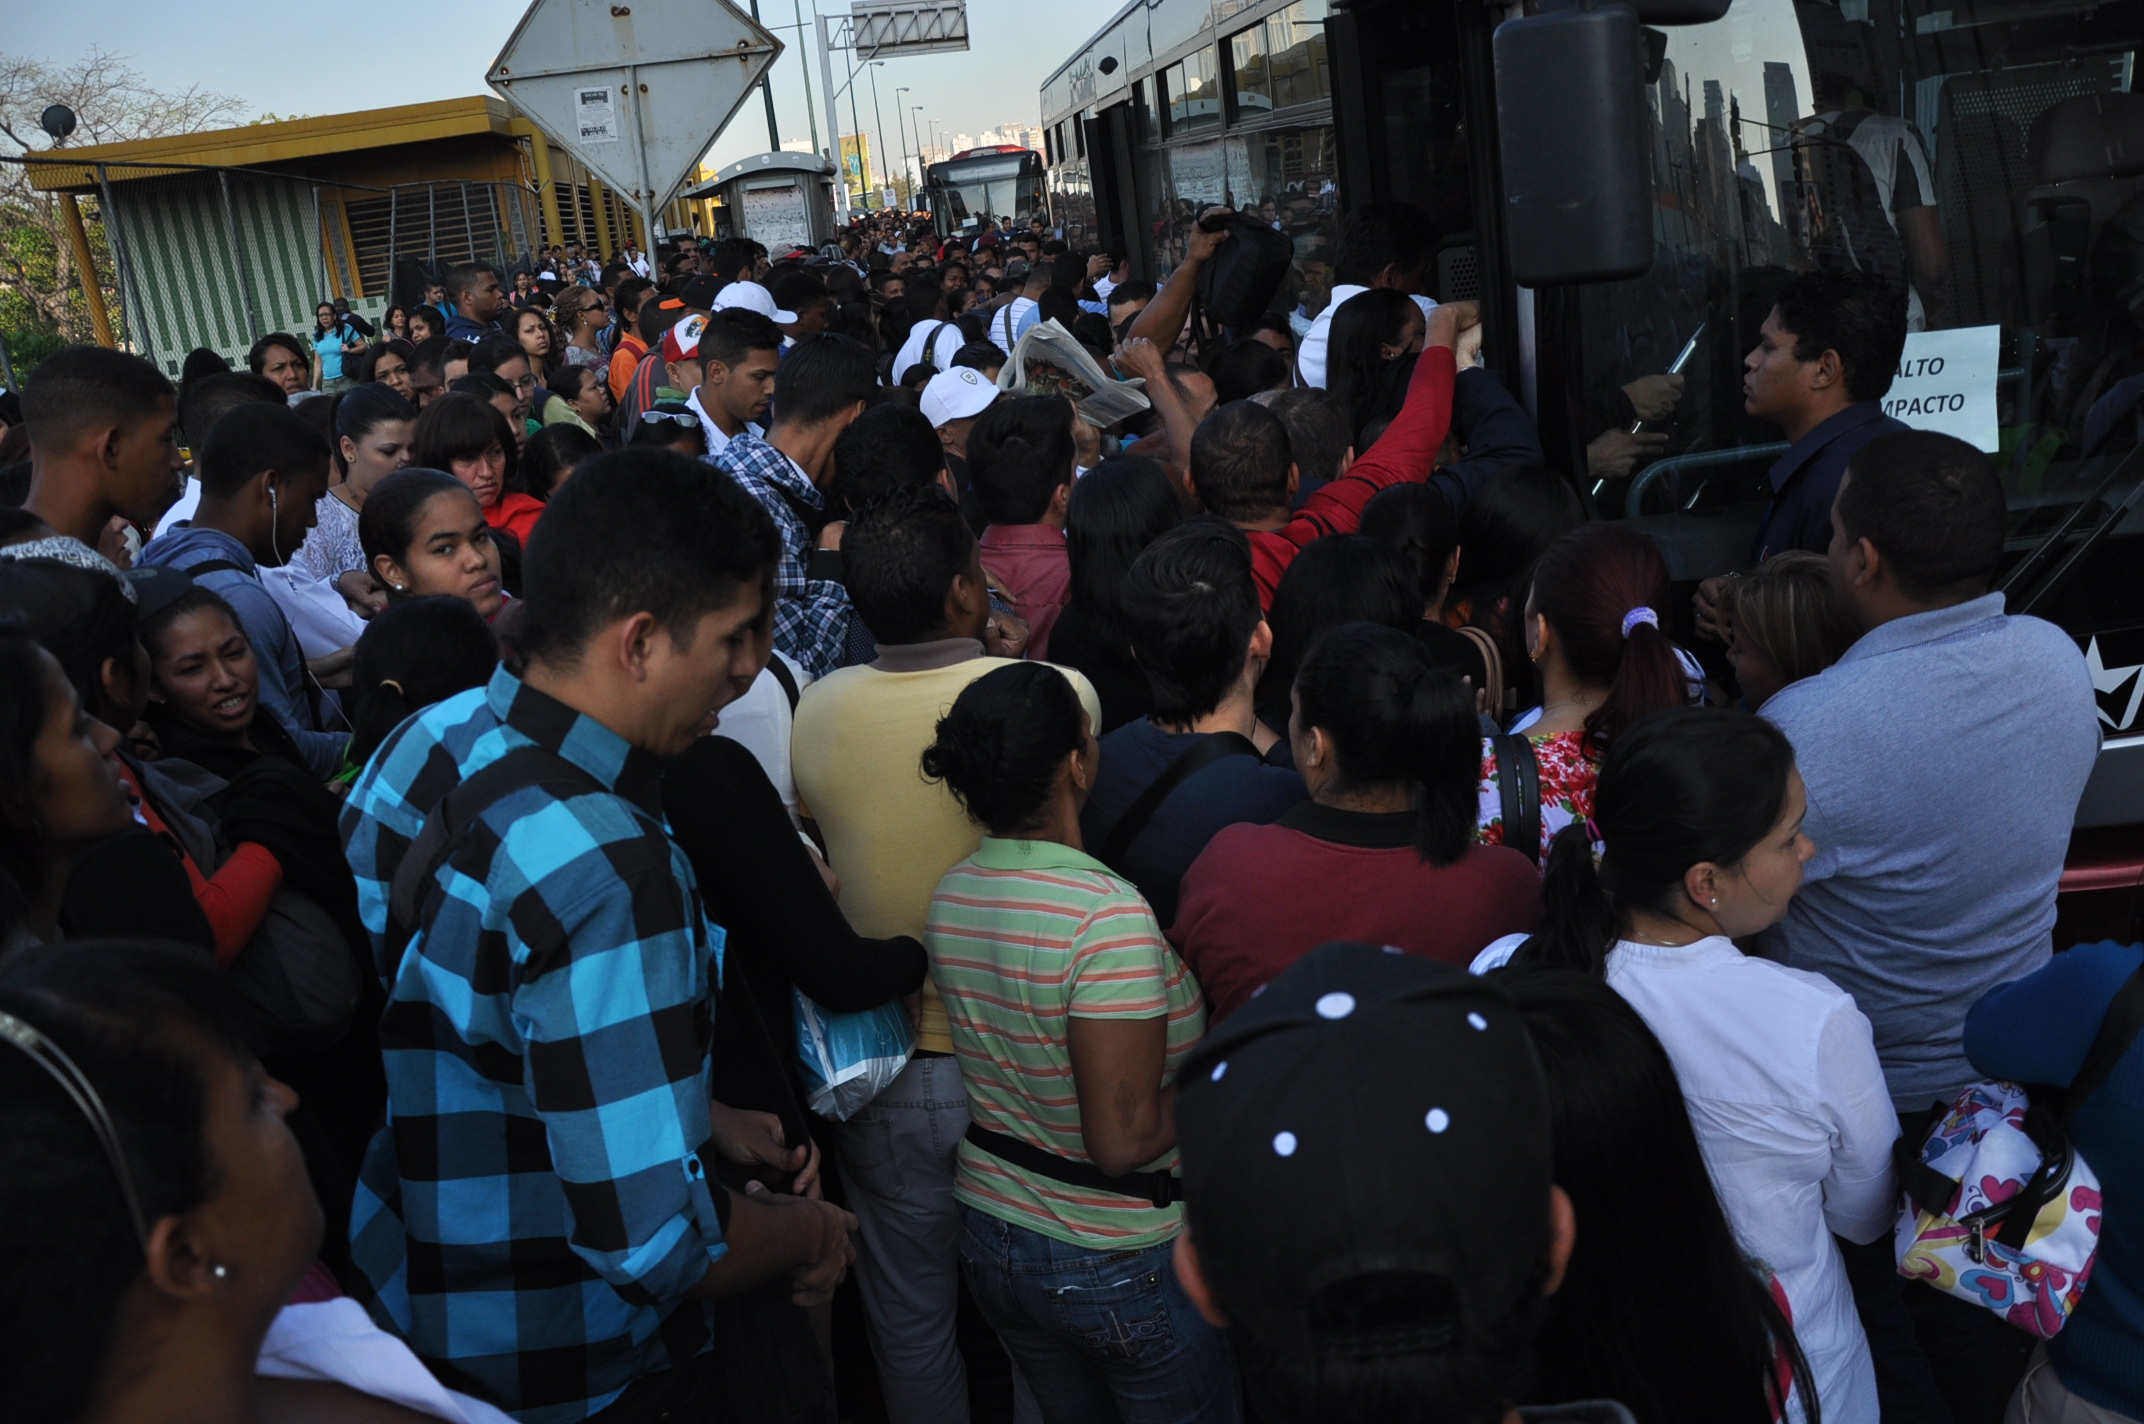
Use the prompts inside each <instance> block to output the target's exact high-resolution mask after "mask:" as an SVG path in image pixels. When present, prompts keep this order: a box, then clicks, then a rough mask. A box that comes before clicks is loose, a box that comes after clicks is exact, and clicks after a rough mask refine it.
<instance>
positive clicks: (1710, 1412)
mask: <svg viewBox="0 0 2144 1424" xmlns="http://www.w3.org/2000/svg"><path fill="white" fill-rule="evenodd" d="M1493 977H1494V979H1495V980H1496V982H1497V985H1498V987H1500V988H1501V989H1503V990H1504V992H1505V993H1507V994H1509V995H1510V996H1511V999H1512V1002H1513V1003H1515V1004H1517V1005H1518V1008H1519V1012H1520V1013H1521V1014H1522V1015H1523V1016H1524V1017H1525V1020H1526V1028H1527V1033H1528V1035H1529V1036H1530V1037H1531V1038H1532V1039H1533V1043H1534V1052H1535V1054H1536V1055H1537V1056H1538V1057H1539V1058H1540V1060H1541V1071H1542V1075H1543V1077H1544V1078H1545V1079H1546V1080H1547V1083H1548V1097H1549V1112H1550V1124H1551V1137H1552V1141H1553V1144H1554V1151H1555V1174H1556V1185H1557V1186H1559V1187H1562V1188H1563V1190H1564V1192H1565V1193H1566V1194H1567V1195H1568V1196H1569V1197H1570V1198H1571V1207H1572V1210H1573V1213H1574V1214H1575V1215H1576V1216H1577V1218H1578V1220H1579V1221H1580V1222H1582V1223H1583V1222H1591V1223H1593V1224H1594V1225H1595V1226H1597V1227H1605V1229H1601V1230H1592V1231H1588V1230H1585V1229H1584V1228H1583V1227H1581V1229H1580V1231H1579V1235H1578V1244H1577V1246H1576V1247H1575V1248H1574V1249H1573V1250H1572V1252H1571V1260H1570V1264H1569V1265H1568V1266H1567V1267H1566V1268H1565V1274H1564V1278H1563V1286H1562V1288H1561V1289H1559V1290H1558V1291H1557V1292H1556V1294H1555V1295H1554V1296H1553V1297H1552V1298H1551V1299H1550V1301H1549V1308H1548V1318H1547V1320H1545V1321H1544V1322H1543V1323H1542V1329H1541V1336H1540V1339H1539V1341H1538V1342H1537V1345H1536V1350H1535V1359H1536V1361H1537V1364H1536V1366H1535V1373H1534V1381H1533V1400H1532V1401H1529V1402H1539V1403H1543V1404H1547V1403H1550V1402H1552V1401H1556V1400H1564V1399H1613V1400H1615V1401H1616V1402H1617V1403H1619V1404H1622V1405H1624V1406H1626V1407H1628V1408H1629V1410H1630V1412H1631V1413H1632V1414H1633V1415H1635V1416H1636V1417H1637V1418H1639V1419H1643V1420H1645V1421H1646V1424H1771V1421H1773V1420H1774V1419H1777V1418H1780V1417H1782V1416H1783V1415H1784V1413H1785V1410H1786V1407H1787V1405H1788V1404H1789V1391H1790V1390H1791V1391H1793V1394H1792V1402H1793V1403H1794V1404H1795V1405H1797V1406H1799V1417H1800V1418H1802V1419H1803V1420H1805V1421H1807V1424H1819V1420H1820V1419H1822V1418H1828V1417H1829V1416H1828V1413H1826V1412H1825V1411H1823V1410H1821V1409H1820V1408H1819V1405H1820V1402H1821V1399H1820V1395H1819V1394H1818V1392H1817V1390H1816V1385H1815V1380H1814V1378H1813V1376H1812V1375H1811V1373H1810V1370H1809V1363H1808V1361H1807V1359H1806V1358H1804V1356H1803V1354H1802V1350H1801V1345H1800V1342H1799V1341H1798V1340H1797V1339H1796V1338H1795V1334H1794V1326H1793V1323H1792V1321H1791V1320H1789V1318H1788V1316H1787V1312H1786V1311H1785V1309H1783V1308H1782V1306H1781V1295H1780V1294H1779V1293H1777V1283H1776V1281H1775V1280H1774V1279H1773V1278H1772V1277H1771V1274H1770V1272H1769V1271H1767V1270H1766V1269H1765V1268H1764V1267H1762V1266H1761V1265H1758V1264H1756V1263H1754V1262H1752V1261H1750V1260H1749V1259H1748V1258H1747V1257H1745V1256H1744V1255H1743V1254H1742V1248H1741V1247H1740V1246H1739V1245H1738V1244H1737V1243H1736V1241H1735V1237H1734V1232H1733V1231H1732V1230H1731V1229H1730V1228H1729V1226H1728V1224H1727V1217H1726V1214H1725V1213H1724V1212H1722V1211H1721V1209H1720V1201H1719V1197H1718V1195H1717V1194H1716V1193H1715V1192H1714V1191H1713V1187H1712V1178H1711V1176H1710V1175H1709V1174H1708V1173H1707V1171H1706V1168H1705V1158H1704V1154H1703V1153H1702V1152H1701V1151H1700V1150H1699V1149H1698V1145H1697V1135H1696V1133H1694V1132H1693V1131H1692V1130H1691V1128H1690V1114H1689V1111H1688V1109H1686V1108H1685V1107H1684V1106H1683V1100H1682V1091H1681V1089H1680V1087H1679V1086H1678V1085H1677V1083H1676V1079H1675V1065H1674V1064H1673V1063H1672V1062H1670V1061H1669V1059H1668V1055H1667V1051H1666V1050H1665V1049H1663V1048H1662V1047H1661V1046H1660V1040H1659V1039H1658V1038H1656V1037H1654V1036H1653V1032H1652V1030H1651V1029H1649V1028H1647V1027H1646V1026H1645V1020H1644V1019H1642V1018H1640V1017H1639V1016H1638V1014H1637V1013H1636V1012H1635V1011H1634V1010H1633V1009H1632V1008H1631V1007H1630V1005H1629V1004H1627V1003H1625V1002H1624V1000H1623V998H1622V996H1621V995H1619V994H1617V993H1616V992H1615V990H1613V989H1611V988H1609V987H1608V986H1607V985H1606V984H1603V983H1601V982H1600V981H1599V980H1598V979H1594V978H1592V977H1591V976H1589V975H1584V974H1576V973H1572V972H1570V971H1567V970H1535V971H1531V972H1529V971H1524V970H1503V971H1499V972H1498V973H1497V974H1496V975H1494V976H1493ZM1643 1220H1654V1221H1660V1222H1663V1223H1673V1225H1672V1226H1671V1227H1669V1228H1668V1229H1666V1230H1661V1231H1632V1230H1627V1229H1622V1228H1624V1227H1625V1226H1627V1224H1628V1223H1631V1222H1636V1221H1643ZM1692 1301H1703V1302H1704V1308H1703V1309H1702V1310H1689V1309H1685V1308H1684V1307H1686V1306H1687V1305H1688V1304H1689V1303H1690V1302H1692ZM1670 1317H1672V1318H1673V1319H1674V1320H1675V1322H1676V1323H1675V1327H1674V1328H1673V1329H1672V1330H1667V1329H1662V1328H1661V1322H1662V1321H1663V1320H1664V1319H1667V1318H1670Z"/></svg>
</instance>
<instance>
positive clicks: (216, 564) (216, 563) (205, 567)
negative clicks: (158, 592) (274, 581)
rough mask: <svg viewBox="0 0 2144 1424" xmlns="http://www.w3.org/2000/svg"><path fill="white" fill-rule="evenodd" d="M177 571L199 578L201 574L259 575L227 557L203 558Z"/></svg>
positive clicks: (257, 576) (189, 576) (254, 576)
mask: <svg viewBox="0 0 2144 1424" xmlns="http://www.w3.org/2000/svg"><path fill="white" fill-rule="evenodd" d="M179 572H180V573H182V574H185V575H186V576H187V577H188V578H199V577H201V575H203V574H245V575H248V576H249V577H252V578H259V577H260V575H259V574H258V573H255V572H254V571H253V570H252V569H249V568H247V567H246V566H245V565H244V564H239V563H233V562H232V561H231V560H229V559H203V560H202V561H201V562H200V563H198V564H188V565H187V566H186V567H185V568H183V569H181V570H179Z"/></svg>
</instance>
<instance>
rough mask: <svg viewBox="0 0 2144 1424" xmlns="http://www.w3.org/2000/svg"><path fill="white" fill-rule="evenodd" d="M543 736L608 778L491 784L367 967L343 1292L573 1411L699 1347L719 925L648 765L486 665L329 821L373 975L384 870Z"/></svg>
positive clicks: (478, 1388)
mask: <svg viewBox="0 0 2144 1424" xmlns="http://www.w3.org/2000/svg"><path fill="white" fill-rule="evenodd" d="M531 743H534V744H536V745H539V746H542V747H545V748H548V749H549V750H551V751H554V752H556V753H558V754H559V755H560V756H562V757H564V758H566V759H567V760H568V761H571V762H572V763H574V764H575V765H576V766H578V767H580V768H582V769H583V770H585V771H587V772H588V773H589V774H590V775H591V776H592V777H594V778H595V780H596V781H598V782H600V783H601V784H602V785H604V786H606V787H609V788H610V792H609V794H597V793H593V792H591V793H587V794H582V795H569V796H567V797H565V798H563V799H562V798H561V797H560V796H558V795H557V794H555V793H553V792H551V791H547V790H545V789H543V788H540V787H528V788H524V789H522V790H518V791H514V792H511V793H509V794H508V795H506V796H504V797H502V798H501V799H499V800H498V801H496V802H494V803H493V804H492V805H491V806H490V808H489V809H487V810H486V811H485V812H484V813H483V815H482V816H481V817H480V819H479V822H478V824H477V826H476V827H475V828H473V829H472V830H471V832H470V833H469V834H467V835H465V836H464V837H463V838H462V840H461V841H460V843H459V847H458V848H457V849H456V850H455V851H454V852H453V853H452V854H451V855H450V856H449V857H448V860H447V862H446V864H445V865H444V866H442V867H441V869H440V871H439V872H438V880H439V882H440V883H441V885H442V886H443V887H444V888H445V891H446V898H445V900H444V901H443V902H442V903H441V906H440V909H439V911H438V913H437V914H436V915H435V916H434V917H433V918H432V920H431V922H430V924H429V925H428V926H427V927H426V928H424V929H422V930H420V931H419V933H418V934H417V935H416V936H415V937H414V938H413V939H412V940H411V941H410V944H409V947H408V949H407V951H406V952H405V953H404V954H403V956H402V958H401V960H400V963H399V966H398V967H397V969H396V971H395V972H394V974H393V975H392V977H391V978H389V979H388V980H387V992H388V1006H387V1011H386V1014H385V1015H384V1017H383V1018H382V1020H381V1024H380V1043H381V1048H382V1050H383V1056H384V1058H385V1062H386V1068H387V1085H388V1110H387V1125H386V1126H385V1127H384V1128H383V1129H381V1131H380V1133H379V1135H378V1136H376V1137H375V1138H374V1139H373V1141H372V1146H371V1149H370V1150H369V1151H368V1152H367V1153H366V1156H365V1165H364V1170H363V1172H362V1174H361V1178H360V1182H359V1186H358V1191H357V1201H356V1205H355V1207H354V1208H353V1209H352V1213H351V1220H350V1242H351V1256H352V1259H353V1261H354V1262H355V1264H356V1267H357V1270H358V1273H359V1274H360V1275H361V1276H362V1277H363V1281H362V1282H361V1283H360V1291H359V1295H360V1298H361V1299H363V1301H364V1303H365V1305H366V1307H367V1308H368V1309H369V1310H370V1311H371V1312H372V1314H373V1317H374V1318H375V1319H376V1320H378V1321H379V1322H380V1324H381V1325H382V1326H384V1327H386V1328H388V1329H391V1330H393V1331H395V1332H396V1333H397V1334H399V1335H401V1336H402V1337H403V1338H404V1339H405V1340H407V1341H408V1342H409V1344H410V1347H411V1348H412V1349H414V1350H415V1351H416V1353H417V1354H418V1356H419V1357H421V1358H422V1359H423V1360H424V1362H425V1363H426V1364H427V1365H429V1366H430V1367H431V1368H432V1370H433V1371H434V1372H435V1373H436V1374H438V1375H439V1377H440V1378H441V1379H443V1380H444V1381H445V1382H446V1383H447V1384H449V1385H451V1386H452V1387H454V1388H456V1389H460V1390H464V1391H467V1392H469V1393H472V1394H475V1395H478V1396H480V1397H482V1398H485V1399H489V1400H491V1401H492V1402H494V1403H496V1404H497V1405H498V1406H499V1407H500V1408H502V1409H505V1410H507V1411H509V1412H510V1413H512V1414H513V1415H515V1417H516V1418H518V1419H520V1420H521V1421H523V1424H554V1421H556V1424H566V1421H574V1420H580V1419H585V1418H587V1417H588V1416H589V1415H591V1414H593V1413H595V1412H596V1411H597V1410H599V1409H601V1408H603V1407H604V1406H605V1405H607V1404H609V1403H610V1402H611V1401H612V1400H614V1399H615V1398H616V1397H617V1396H618V1395H619V1394H620V1393H621V1392H622V1391H623V1390H624V1389H625V1388H626V1386H628V1385H630V1384H631V1383H632V1382H633V1381H634V1380H636V1379H638V1378H640V1377H642V1376H644V1375H649V1374H653V1373H656V1372H658V1371H661V1370H665V1369H669V1368H671V1367H673V1366H676V1365H680V1364H683V1363H684V1362H686V1361H688V1360H690V1359H692V1358H693V1357H694V1356H696V1355H698V1354H700V1353H702V1352H703V1351H705V1350H706V1349H707V1348H708V1346H709V1344H710V1341H711V1338H712V1332H711V1323H710V1316H709V1313H708V1307H707V1306H706V1305H705V1304H703V1303H698V1302H689V1301H687V1300H686V1299H685V1293H686V1292H687V1291H688V1290H689V1289H691V1287H692V1286H693V1285H694V1284H695V1283H697V1282H698V1281H699V1280H700V1278H701V1277H702V1276H704V1275H706V1274H707V1270H708V1268H709V1267H710V1266H711V1265H713V1264H714V1263H715V1262H716V1261H717V1260H719V1259H721V1257H722V1255H723V1253H724V1252H725V1251H726V1249H727V1247H726V1246H725V1245H724V1244H723V1239H722V1226H721V1220H720V1217H719V1215H718V1212H717V1200H718V1196H719V1194H720V1192H721V1188H720V1187H717V1186H713V1185H712V1184H711V1183H710V1181H709V1179H708V1166H707V1165H703V1163H706V1164H709V1165H711V1162H712V1157H711V1153H712V1144H711V1142H710V1141H709V1138H710V1127H709V1121H708V1098H709V1095H710V1078H709V1050H710V1045H711V1042H712V1028H713V1024H712V1017H711V1016H712V1003H713V1000H712V992H711V987H710V986H711V985H712V984H715V983H718V982H719V980H720V975H721V948H722V932H721V931H720V930H719V929H713V928H711V927H710V926H708V925H707V923H706V921H705V919H704V918H703V916H702V912H701V904H700V895H699V890H698V885H697V882H696V881H695V879H694V877H693V873H692V866H691V864H690V863H689V862H688V861H687V860H686V858H685V855H684V853H683V852H682V851H680V850H679V849H678V848H677V846H676V845H675V844H674V843H673V842H672V841H671V840H670V837H669V835H668V833H667V831H666V828H665V826H664V823H663V819H662V805H661V799H660V796H659V794H658V781H657V778H658V776H659V772H660V766H659V764H658V763H657V762H656V760H655V759H654V758H651V757H649V756H648V755H647V754H646V753H644V752H639V751H635V750H633V749H632V748H631V747H630V746H629V745H628V744H627V743H626V742H625V741H624V740H623V739H622V738H620V737H619V736H618V735H617V734H615V733H614V732H611V731H610V730H608V729H607V728H605V727H603V726H602V725H601V724H600V723H598V722H596V721H594V720H592V719H591V718H588V717H585V716H582V715H581V714H579V713H577V712H575V711H574V710H573V709H572V708H570V707H567V706H565V705H564V704H563V703H560V702H558V701H556V700H555V699H553V698H551V697H549V696H546V695H545V694H544V693H542V692H539V691H537V690H536V689H535V688H533V687H530V686H528V685H526V684H524V683H523V682H522V681H521V680H520V679H519V678H517V677H515V676H514V675H513V674H512V673H509V672H507V671H506V670H505V669H504V668H501V669H500V670H499V671H498V672H496V673H495V674H493V676H492V679H491V683H490V685H489V686H488V687H483V688H477V689H472V690H471V691H469V692H465V693H463V694H461V695H460V696H457V697H454V698H451V699H449V700H448V701H445V702H442V703H440V704H438V705H437V706H435V707H432V708H430V709H428V710H426V711H425V712H423V713H421V714H420V715H418V716H416V717H413V718H411V719H410V720H409V721H408V722H406V723H404V724H403V725H402V726H401V727H400V728H399V729H397V731H396V732H395V733H394V735H393V736H391V737H390V738H389V739H388V740H387V742H386V744H385V745H383V746H382V747H381V748H380V750H379V752H378V753H377V754H376V755H375V756H374V757H373V758H372V760H371V762H370V764H368V765H367V766H366V768H365V770H364V773H363V774H362V775H361V776H360V777H359V778H358V781H357V784H356V786H354V787H353V788H352V789H351V792H350V797H349V801H348V803H347V805H346V806H345V808H344V811H343V816H342V833H343V841H344V844H345V846H346V847H347V853H348V856H349V859H350V866H351V869H352V870H354V871H355V872H356V874H357V886H358V905H359V910H360V913H361V914H362V916H363V918H364V922H365V928H366V930H367V931H368V932H369V934H370V935H371V937H372V943H373V950H374V953H375V955H376V956H377V957H378V958H379V959H380V962H381V966H382V973H383V975H385V973H386V970H385V959H386V949H385V943H384V940H385V935H386V930H387V911H388V896H389V893H390V890H391V887H392V885H393V882H394V874H395V868H396V866H397V865H398V864H399V863H400V861H401V858H402V856H403V855H404V854H405V853H406V852H407V851H408V849H409V846H410V843H411V841H413V840H414V839H415V838H416V836H417V834H418V832H419V831H420V830H421V829H422V827H423V823H424V818H425V816H426V814H427V813H428V812H429V811H430V810H431V808H432V807H434V806H435V805H437V804H438V802H439V799H440V798H441V797H442V796H444V795H445V794H446V792H447V791H448V790H449V789H450V788H452V787H454V786H456V785H458V784H460V783H461V782H462V781H463V780H465V779H466V778H468V777H469V776H471V775H473V774H475V773H476V772H477V771H479V770H481V769H482V768H484V767H485V766H487V765H489V764H491V763H492V762H494V761H496V760H497V759H498V758H499V757H501V756H503V755H504V754H506V753H507V752H509V751H513V750H515V749H517V748H520V747H524V746H527V745H529V744H531Z"/></svg>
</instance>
